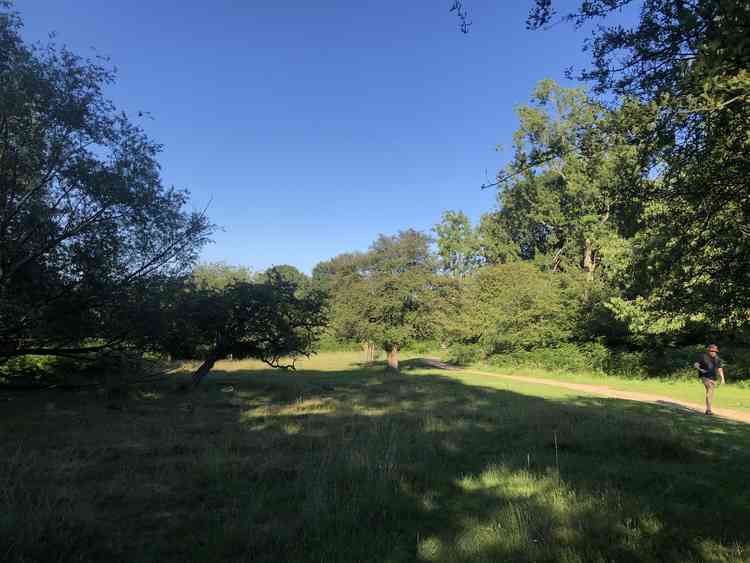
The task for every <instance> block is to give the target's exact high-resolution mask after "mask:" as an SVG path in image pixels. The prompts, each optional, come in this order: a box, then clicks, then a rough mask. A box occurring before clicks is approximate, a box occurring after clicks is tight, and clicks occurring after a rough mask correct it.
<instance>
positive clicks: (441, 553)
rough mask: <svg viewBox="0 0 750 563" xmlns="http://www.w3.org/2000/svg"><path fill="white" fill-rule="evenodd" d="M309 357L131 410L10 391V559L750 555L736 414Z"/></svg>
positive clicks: (226, 367) (139, 397) (160, 393)
mask: <svg viewBox="0 0 750 563" xmlns="http://www.w3.org/2000/svg"><path fill="white" fill-rule="evenodd" d="M316 361H317V362H318V367H319V369H318V370H315V369H308V370H305V371H300V372H297V373H276V372H270V371H264V370H236V369H232V368H236V367H237V366H236V365H232V364H231V363H229V362H228V363H226V364H222V365H220V366H219V369H218V370H217V372H216V374H215V375H214V374H212V376H211V377H210V378H208V379H207V380H206V381H205V384H204V386H202V387H201V388H199V389H198V390H197V391H196V392H194V393H189V394H185V393H176V392H174V390H173V389H172V388H171V387H170V386H157V387H152V388H149V389H143V390H141V392H140V393H137V394H133V396H132V397H131V398H129V399H127V400H123V402H122V405H121V407H122V408H121V410H111V409H107V408H106V404H103V403H101V402H100V401H99V400H97V399H96V397H95V396H93V395H84V394H67V395H66V394H62V393H58V394H54V395H53V394H49V395H46V396H44V397H43V398H42V397H37V398H17V399H14V401H11V402H9V403H8V404H9V405H10V408H9V410H8V412H7V413H6V414H5V415H4V416H3V419H2V430H3V434H4V435H5V436H10V437H11V439H10V440H7V441H5V442H4V443H3V444H2V446H1V448H2V451H1V452H0V453H2V458H0V459H2V461H1V462H0V463H1V464H2V472H0V474H2V475H3V476H4V480H3V482H2V487H0V491H1V492H2V496H1V497H0V499H1V500H2V502H3V507H2V508H3V514H5V516H4V518H3V520H2V521H1V522H2V528H1V529H0V531H1V532H2V535H3V537H10V535H12V537H13V538H14V541H13V543H12V544H9V545H10V551H9V552H8V553H9V554H10V559H11V560H22V559H23V558H25V559H26V560H29V559H31V560H33V559H37V560H64V559H67V558H70V557H72V556H73V554H75V556H77V557H80V558H83V559H85V560H121V559H128V560H137V561H151V560H153V561H156V560H159V561H205V560H225V561H268V562H271V561H341V562H349V561H415V560H417V561H436V562H456V561H458V562H463V561H466V562H469V561H472V562H473V561H519V562H524V561H537V562H539V561H550V562H551V561H581V562H584V561H585V562H589V561H611V560H615V561H674V562H683V561H703V560H715V561H730V562H740V561H744V560H745V559H744V558H745V557H746V554H747V550H748V549H750V531H749V530H748V528H747V526H746V525H745V523H746V522H747V521H748V518H749V517H750V497H748V491H747V489H746V468H747V467H748V465H749V464H750V458H749V457H748V456H750V454H749V453H748V452H750V448H749V446H750V437H749V436H748V432H747V428H746V426H744V425H740V424H734V423H730V422H726V421H720V420H706V419H704V418H700V417H695V416H693V415H690V414H685V413H681V412H678V411H675V410H674V409H672V408H670V407H669V406H664V405H653V404H640V403H635V402H631V401H621V400H617V399H606V398H601V397H590V396H578V395H575V394H571V393H570V392H569V391H565V390H563V391H560V390H555V389H553V388H549V387H543V386H533V385H526V386H523V385H518V386H517V389H514V388H513V387H512V386H509V384H508V383H507V382H503V381H499V380H495V381H492V380H491V379H490V378H486V379H485V378H482V377H481V376H477V377H476V379H475V380H472V379H471V378H469V377H468V376H466V377H462V380H461V381H459V380H456V379H454V378H452V377H448V376H446V374H445V373H444V372H442V373H441V372H438V371H434V370H430V369H427V368H425V367H424V366H422V365H421V364H420V363H419V362H417V361H409V360H407V361H406V362H404V366H403V367H404V372H403V374H402V375H400V376H399V375H391V374H386V373H384V372H383V371H382V369H381V367H380V366H377V365H376V366H374V367H372V368H353V367H350V366H352V363H353V362H354V361H356V355H353V356H352V357H351V358H341V357H339V358H338V359H336V360H335V361H334V359H333V356H331V357H330V358H328V359H326V358H318V359H317V360H316ZM170 385H171V384H170ZM545 393H546V395H545ZM45 402H54V403H55V407H54V410H55V411H64V412H66V413H67V414H65V415H57V414H54V415H53V414H52V413H51V411H50V410H48V409H46V408H45V406H44V405H45ZM706 520H709V521H710V522H712V525H711V526H704V525H703V524H702V523H703V522H705V521H706ZM59 554H63V556H62V557H61V556H60V555H59ZM708 554H710V557H709V555H708Z"/></svg>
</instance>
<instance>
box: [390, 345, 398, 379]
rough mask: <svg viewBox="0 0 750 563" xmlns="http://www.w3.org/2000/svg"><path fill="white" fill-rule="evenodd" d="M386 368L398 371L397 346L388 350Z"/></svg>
mask: <svg viewBox="0 0 750 563" xmlns="http://www.w3.org/2000/svg"><path fill="white" fill-rule="evenodd" d="M388 369H389V370H392V371H395V372H396V373H398V346H394V347H393V348H391V349H390V350H388Z"/></svg>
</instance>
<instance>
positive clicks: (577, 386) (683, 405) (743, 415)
mask: <svg viewBox="0 0 750 563" xmlns="http://www.w3.org/2000/svg"><path fill="white" fill-rule="evenodd" d="M424 362H425V363H426V364H427V365H429V366H432V367H436V368H438V369H444V370H450V371H458V372H461V373H470V374H473V375H485V376H488V377H497V378H499V379H508V380H513V381H522V382H524V383H537V384H539V385H550V386H552V387H562V388H564V389H571V390H573V391H581V392H583V393H590V394H591V395H599V396H602V397H610V398H613V399H625V400H626V401H641V402H643V403H653V404H657V405H662V406H669V407H673V408H678V409H681V410H686V411H690V412H695V413H700V414H703V412H704V411H705V409H706V406H705V405H704V404H699V403H689V402H687V401H681V400H679V399H672V398H671V397H667V396H664V395H652V394H651V393H635V392H632V391H621V390H619V389H612V388H611V387H607V386H606V385H589V384H587V383H570V382H568V381H558V380H556V379H546V378H545V379H542V378H539V377H526V376H521V375H502V374H499V373H489V372H486V371H478V370H471V369H463V368H457V367H455V366H451V365H449V364H446V363H443V362H441V361H439V360H436V359H433V358H425V360H424ZM714 414H715V415H716V416H718V417H721V418H725V419H727V420H734V421H737V422H747V423H750V413H747V412H742V411H737V410H731V409H721V408H719V409H716V408H715V409H714Z"/></svg>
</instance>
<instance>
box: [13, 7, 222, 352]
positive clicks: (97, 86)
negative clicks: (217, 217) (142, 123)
mask: <svg viewBox="0 0 750 563" xmlns="http://www.w3.org/2000/svg"><path fill="white" fill-rule="evenodd" d="M20 28H21V21H20V19H19V17H18V15H17V14H15V13H14V12H12V11H10V8H9V4H8V3H2V5H0V48H1V49H2V64H1V65H0V201H2V202H3V203H2V206H0V358H8V357H13V356H21V355H26V354H37V355H44V354H65V355H74V354H80V353H85V352H92V351H96V350H99V349H102V348H106V347H107V346H108V345H111V344H115V343H122V342H124V341H129V340H131V339H137V338H139V337H140V336H141V334H140V331H141V329H142V326H141V320H140V311H141V309H142V306H143V304H144V303H145V302H146V301H147V297H146V296H147V294H148V293H149V292H150V290H151V289H152V287H153V286H154V285H155V284H158V283H160V280H162V279H163V278H165V277H166V278H169V277H176V276H179V275H182V274H185V273H186V272H187V271H188V270H189V268H190V266H191V264H192V263H193V261H194V260H195V258H196V257H197V255H198V252H199V250H200V248H201V247H202V246H203V245H204V244H205V243H206V242H207V238H208V236H209V235H210V233H211V231H212V226H211V225H210V223H209V222H208V220H207V218H206V216H205V215H204V214H203V213H199V212H192V213H191V212H188V211H186V210H185V206H186V204H187V203H188V193H187V192H185V191H180V190H176V189H174V188H168V187H165V186H164V185H163V184H162V180H161V177H160V174H159V163H158V161H157V157H158V155H159V152H160V150H161V146H160V145H159V144H157V143H155V142H154V141H153V140H151V139H149V138H148V136H147V135H146V134H145V132H144V131H143V130H142V129H141V128H140V127H139V126H137V125H135V124H134V123H133V122H132V121H130V120H129V119H128V118H127V116H125V114H123V113H121V112H119V111H117V110H116V108H115V107H114V105H113V104H112V103H111V102H110V101H108V100H107V99H106V98H105V97H104V95H103V90H104V89H105V88H106V87H107V86H109V85H110V84H112V83H113V81H114V78H115V76H114V73H113V71H111V70H110V69H108V68H105V67H104V66H101V65H100V64H98V63H96V62H92V61H90V60H86V59H82V58H81V57H79V56H77V55H75V54H74V53H72V52H70V51H68V50H67V49H65V48H64V47H57V46H55V45H48V46H29V45H28V44H26V43H24V42H23V40H22V39H21V37H20V35H19V30H20ZM93 340H96V341H98V342H99V343H100V344H97V345H96V346H90V345H87V344H85V343H86V342H90V341H93Z"/></svg>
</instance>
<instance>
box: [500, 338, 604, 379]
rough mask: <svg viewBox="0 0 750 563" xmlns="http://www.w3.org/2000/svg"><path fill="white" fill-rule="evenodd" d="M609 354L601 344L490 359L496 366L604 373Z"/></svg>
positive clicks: (545, 349)
mask: <svg viewBox="0 0 750 563" xmlns="http://www.w3.org/2000/svg"><path fill="white" fill-rule="evenodd" d="M605 355H608V352H607V350H606V348H604V346H602V345H601V344H595V343H591V344H586V345H583V346H579V345H576V344H561V345H559V346H556V347H554V348H534V349H532V350H516V351H513V352H508V353H505V354H496V355H494V356H492V357H491V358H490V363H491V364H492V365H495V366H501V367H509V368H523V367H527V368H540V369H549V370H564V371H573V372H582V371H602V370H603V367H604V366H603V365H602V364H603V363H604V362H605V361H607V360H606V357H605Z"/></svg>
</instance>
